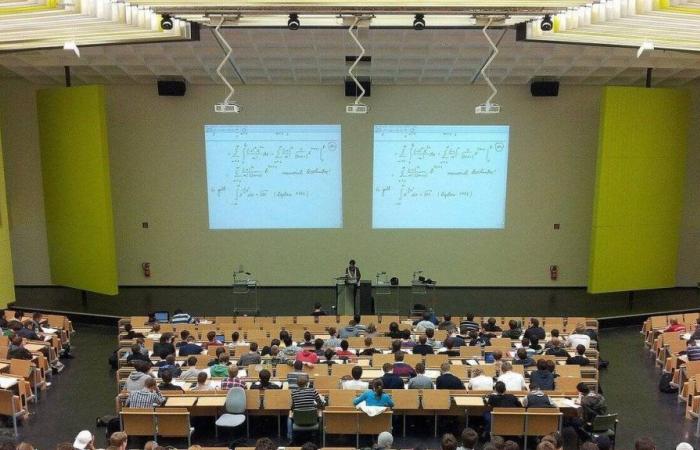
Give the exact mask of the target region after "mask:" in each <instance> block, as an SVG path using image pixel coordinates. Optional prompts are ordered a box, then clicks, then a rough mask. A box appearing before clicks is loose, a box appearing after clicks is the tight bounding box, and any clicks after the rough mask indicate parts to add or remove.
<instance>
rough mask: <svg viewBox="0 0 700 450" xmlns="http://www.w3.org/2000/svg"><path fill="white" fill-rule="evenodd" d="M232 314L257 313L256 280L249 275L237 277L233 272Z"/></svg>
mask: <svg viewBox="0 0 700 450" xmlns="http://www.w3.org/2000/svg"><path fill="white" fill-rule="evenodd" d="M233 312H234V315H236V316H238V315H257V314H258V282H257V281H256V280H253V279H251V278H250V277H246V278H243V279H241V278H238V277H236V273H234V274H233Z"/></svg>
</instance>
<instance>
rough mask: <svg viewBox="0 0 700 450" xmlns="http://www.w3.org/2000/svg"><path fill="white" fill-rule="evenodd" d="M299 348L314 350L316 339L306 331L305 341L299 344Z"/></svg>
mask: <svg viewBox="0 0 700 450" xmlns="http://www.w3.org/2000/svg"><path fill="white" fill-rule="evenodd" d="M299 347H301V348H307V349H312V348H314V337H313V335H312V334H311V332H310V331H308V330H306V331H304V340H303V341H301V342H300V343H299Z"/></svg>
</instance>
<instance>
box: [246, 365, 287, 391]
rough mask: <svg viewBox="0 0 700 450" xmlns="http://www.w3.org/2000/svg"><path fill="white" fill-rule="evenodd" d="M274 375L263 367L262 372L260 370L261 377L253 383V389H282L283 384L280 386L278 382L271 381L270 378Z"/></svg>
mask: <svg viewBox="0 0 700 450" xmlns="http://www.w3.org/2000/svg"><path fill="white" fill-rule="evenodd" d="M271 377H272V374H271V373H270V371H269V370H267V369H263V370H261V371H260V372H258V378H260V379H259V380H258V381H256V382H255V383H253V385H252V386H251V387H250V388H251V389H281V386H278V385H277V384H274V383H271V382H270V378H271Z"/></svg>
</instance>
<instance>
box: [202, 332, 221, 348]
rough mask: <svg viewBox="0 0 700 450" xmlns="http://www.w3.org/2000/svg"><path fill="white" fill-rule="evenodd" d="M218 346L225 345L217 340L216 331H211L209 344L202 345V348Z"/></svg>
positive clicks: (208, 334)
mask: <svg viewBox="0 0 700 450" xmlns="http://www.w3.org/2000/svg"><path fill="white" fill-rule="evenodd" d="M217 345H224V343H223V342H221V341H219V340H217V339H216V331H210V332H208V333H207V342H205V343H203V344H202V347H204V348H209V347H213V346H217Z"/></svg>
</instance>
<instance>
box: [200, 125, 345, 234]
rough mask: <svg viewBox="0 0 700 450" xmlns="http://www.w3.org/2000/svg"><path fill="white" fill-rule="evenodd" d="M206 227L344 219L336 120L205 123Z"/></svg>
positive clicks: (305, 224) (309, 224)
mask: <svg viewBox="0 0 700 450" xmlns="http://www.w3.org/2000/svg"><path fill="white" fill-rule="evenodd" d="M204 137H205V145H206V157H207V188H208V189H207V191H208V194H209V195H208V197H209V228H211V229H255V228H340V227H342V226H343V212H342V173H341V165H340V161H341V159H340V143H341V142H340V125H205V126H204Z"/></svg>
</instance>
